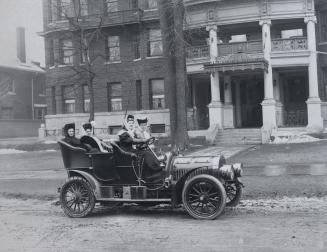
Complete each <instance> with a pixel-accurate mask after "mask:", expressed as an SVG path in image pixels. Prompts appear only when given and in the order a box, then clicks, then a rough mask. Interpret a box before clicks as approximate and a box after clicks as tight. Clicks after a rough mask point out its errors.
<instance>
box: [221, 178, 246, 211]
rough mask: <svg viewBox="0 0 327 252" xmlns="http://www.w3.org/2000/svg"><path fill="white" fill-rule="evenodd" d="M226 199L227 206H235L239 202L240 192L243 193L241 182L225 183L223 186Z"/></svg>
mask: <svg viewBox="0 0 327 252" xmlns="http://www.w3.org/2000/svg"><path fill="white" fill-rule="evenodd" d="M225 188H226V189H225V190H226V195H227V200H226V206H228V207H235V206H237V205H238V204H239V203H240V200H241V197H242V194H243V188H242V185H241V184H238V183H232V184H227V185H226V186H225Z"/></svg>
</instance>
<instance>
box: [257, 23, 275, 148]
mask: <svg viewBox="0 0 327 252" xmlns="http://www.w3.org/2000/svg"><path fill="white" fill-rule="evenodd" d="M259 24H260V25H261V26H262V43H263V54H264V58H265V60H266V61H267V62H268V68H267V70H266V71H264V89H265V91H264V93H265V98H264V100H263V101H262V103H261V105H262V122H263V125H262V133H263V134H262V141H263V143H266V142H268V141H269V138H270V132H271V130H272V129H274V128H276V125H277V124H276V101H275V99H274V88H273V76H272V66H271V57H270V54H271V37H270V26H271V20H269V19H266V20H261V21H260V22H259Z"/></svg>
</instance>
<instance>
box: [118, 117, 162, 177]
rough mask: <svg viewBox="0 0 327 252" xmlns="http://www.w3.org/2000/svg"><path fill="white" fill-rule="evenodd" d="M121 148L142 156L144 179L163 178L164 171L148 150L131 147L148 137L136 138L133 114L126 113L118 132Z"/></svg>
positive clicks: (143, 141) (145, 142)
mask: <svg viewBox="0 0 327 252" xmlns="http://www.w3.org/2000/svg"><path fill="white" fill-rule="evenodd" d="M118 136H119V141H120V145H121V148H122V149H124V150H125V151H128V152H134V153H137V154H139V155H141V156H142V157H143V158H144V163H143V165H144V166H143V167H144V168H145V169H144V175H145V176H144V178H145V179H146V180H149V181H150V180H151V181H153V180H157V179H161V178H163V176H164V174H165V172H164V171H163V168H162V166H160V162H159V161H158V159H157V158H156V157H155V156H154V154H153V153H152V152H151V151H150V150H136V149H135V148H133V145H134V144H140V143H143V144H147V143H148V139H145V138H137V137H136V135H135V121H134V116H133V115H128V116H126V118H125V121H124V125H123V129H122V130H121V131H119V132H118Z"/></svg>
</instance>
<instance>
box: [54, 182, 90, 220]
mask: <svg viewBox="0 0 327 252" xmlns="http://www.w3.org/2000/svg"><path fill="white" fill-rule="evenodd" d="M60 204H61V207H62V209H63V210H64V213H65V214H66V215H67V216H69V217H72V218H81V217H85V216H87V215H88V214H90V213H91V212H92V210H93V208H94V205H95V197H94V194H93V190H92V188H91V186H90V184H89V183H88V182H87V181H86V180H85V179H83V178H81V177H72V178H69V180H68V181H67V182H66V183H65V184H64V185H63V187H62V189H61V191H60Z"/></svg>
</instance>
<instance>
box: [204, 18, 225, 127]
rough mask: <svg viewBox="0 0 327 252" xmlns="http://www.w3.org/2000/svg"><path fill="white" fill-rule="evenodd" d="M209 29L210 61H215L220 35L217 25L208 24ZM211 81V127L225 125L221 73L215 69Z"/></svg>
mask: <svg viewBox="0 0 327 252" xmlns="http://www.w3.org/2000/svg"><path fill="white" fill-rule="evenodd" d="M207 31H209V47H210V62H211V63H215V62H216V59H217V57H218V36H217V26H216V25H210V26H207ZM210 83H211V103H210V104H209V106H208V107H209V122H210V129H214V128H215V127H216V126H218V127H219V128H222V127H223V106H222V103H221V101H220V88H219V73H218V71H215V72H213V73H211V75H210Z"/></svg>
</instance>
